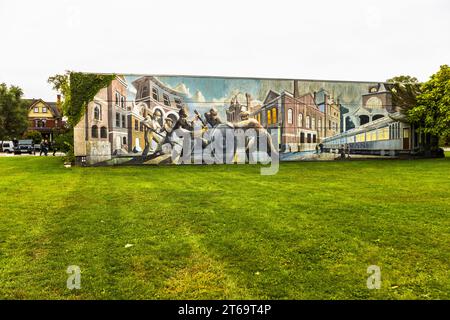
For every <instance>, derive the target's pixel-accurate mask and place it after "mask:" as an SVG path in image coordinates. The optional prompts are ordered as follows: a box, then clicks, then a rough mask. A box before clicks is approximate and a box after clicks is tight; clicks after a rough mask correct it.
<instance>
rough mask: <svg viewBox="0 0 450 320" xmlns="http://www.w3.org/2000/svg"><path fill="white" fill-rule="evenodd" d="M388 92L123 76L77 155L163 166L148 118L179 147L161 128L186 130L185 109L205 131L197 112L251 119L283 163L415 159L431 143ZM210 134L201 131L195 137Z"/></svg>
mask: <svg viewBox="0 0 450 320" xmlns="http://www.w3.org/2000/svg"><path fill="white" fill-rule="evenodd" d="M389 89H390V88H389V84H386V83H377V82H350V81H319V80H283V79H252V78H221V77H195V76H190V77H187V76H155V75H119V76H117V77H116V78H115V79H114V80H113V81H112V83H111V84H110V85H109V86H108V87H107V88H103V89H101V90H99V92H98V93H97V95H96V96H95V97H94V99H93V101H91V102H90V103H89V104H88V106H87V110H86V113H85V115H84V116H83V118H82V119H81V121H80V123H79V124H78V125H77V126H76V127H75V135H74V140H75V141H74V143H75V155H76V157H77V159H84V160H85V162H86V163H88V164H95V163H99V162H103V163H110V164H114V163H118V162H120V163H123V162H125V163H144V164H146V163H148V164H150V163H152V164H153V163H160V162H158V157H159V156H161V154H160V153H161V148H159V151H157V150H156V149H157V146H158V147H161V146H159V145H157V144H158V143H156V144H155V142H154V141H153V142H152V143H153V145H152V146H151V147H150V148H145V147H146V146H148V145H146V143H147V144H148V143H149V142H148V140H149V139H148V134H149V133H148V132H149V131H148V130H146V128H147V127H146V125H148V117H149V116H150V117H151V119H152V121H156V122H157V123H158V124H159V125H158V126H157V130H154V132H152V134H153V135H158V136H159V137H160V138H161V140H164V141H165V143H168V142H170V143H171V145H172V147H173V145H174V143H173V142H171V141H172V137H171V136H169V135H170V134H171V133H170V130H169V129H170V128H169V129H167V128H165V129H164V128H163V124H165V123H166V121H165V120H166V119H167V118H170V120H171V122H169V123H173V125H174V126H176V125H177V124H180V122H179V121H180V120H182V119H181V118H180V110H181V109H183V110H187V111H188V115H187V117H186V119H185V121H187V123H192V124H194V123H197V124H199V127H202V124H201V123H200V120H199V119H198V117H196V115H195V114H194V112H193V111H194V110H196V111H198V114H200V115H201V116H203V115H206V113H207V112H209V111H210V110H211V109H215V110H216V111H217V113H218V116H219V117H220V118H221V119H223V121H222V123H223V124H224V125H225V124H226V126H228V127H230V128H233V126H237V127H239V125H241V124H242V123H243V122H242V121H243V119H242V116H243V115H245V114H248V116H249V117H250V118H253V119H256V120H257V121H258V122H259V123H260V124H261V125H262V127H263V128H264V129H265V130H266V131H271V130H277V131H278V133H279V135H278V136H279V140H278V143H276V142H275V144H276V145H277V147H278V149H279V151H280V152H281V155H282V156H281V159H282V160H283V159H289V160H292V159H294V160H295V159H312V158H315V157H318V156H317V155H316V153H315V152H313V151H315V150H317V147H318V146H319V145H322V146H323V148H324V150H325V152H335V151H336V150H337V149H338V148H341V147H342V146H343V145H348V146H349V148H350V149H351V152H352V153H361V154H378V155H398V154H402V153H403V154H413V153H415V152H417V151H418V150H421V149H423V148H424V146H425V145H426V144H429V143H430V141H431V140H430V139H431V137H429V136H426V135H423V134H419V133H418V132H417V130H416V128H414V127H413V126H411V125H410V124H409V123H408V122H407V120H406V119H405V117H404V116H402V115H401V114H400V113H399V112H398V110H397V109H396V108H395V106H393V105H392V96H391V93H390V91H389ZM191 92H195V94H191ZM41 104H42V102H41ZM41 107H42V106H41ZM47 108H50V106H47ZM30 110H31V109H30ZM30 112H31V111H30ZM39 114H40V113H39ZM36 116H37V115H36ZM205 119H206V117H205V116H203V119H202V120H205ZM182 121H183V120H182ZM36 127H38V126H36ZM192 128H193V126H192ZM212 129H214V127H205V126H204V124H203V129H202V130H203V131H202V132H200V133H196V134H202V135H203V134H205V131H208V130H212ZM152 130H153V129H152ZM188 130H194V129H188ZM192 134H194V132H192ZM146 135H147V139H146ZM143 150H150V151H151V152H150V154H145V155H143ZM146 152H147V151H146ZM140 157H141V158H140ZM152 157H155V159H153V158H152ZM150 158H151V159H150ZM166 158H167V157H166ZM139 159H140V160H139ZM149 159H150V160H149ZM139 161H140V162H139ZM161 161H162V160H161ZM161 163H163V162H161Z"/></svg>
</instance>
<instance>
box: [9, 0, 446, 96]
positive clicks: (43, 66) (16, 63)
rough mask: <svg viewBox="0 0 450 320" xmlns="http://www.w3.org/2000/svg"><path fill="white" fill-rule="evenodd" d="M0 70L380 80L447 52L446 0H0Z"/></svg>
mask: <svg viewBox="0 0 450 320" xmlns="http://www.w3.org/2000/svg"><path fill="white" fill-rule="evenodd" d="M0 30H1V35H0V82H6V83H7V84H14V85H19V86H20V87H22V88H23V89H24V92H25V96H26V97H28V98H38V97H39V98H43V99H46V100H55V94H56V93H55V92H53V91H52V89H51V86H50V85H49V84H47V78H48V76H50V75H53V74H55V73H62V72H64V71H65V70H76V71H93V72H115V73H141V74H142V73H145V74H174V75H176V74H182V75H191V74H192V75H218V76H241V77H274V78H299V79H326V80H335V79H337V80H368V81H383V80H386V79H387V78H389V77H392V76H395V75H399V74H409V75H412V76H416V77H417V78H419V80H422V81H423V80H427V78H428V77H429V76H430V75H431V74H432V73H434V72H436V71H437V70H438V69H439V66H440V65H441V64H450V1H448V0H428V1H425V0H423V1H415V0H413V1H411V0H410V1H394V0H389V1H386V0H379V1H361V0H360V1H357V0H355V1H353V0H343V1H324V0H308V1H296V0H291V1H288V0H276V1H274V0H272V1H267V0H259V1H248V0H222V1H217V0H216V1H212V0H209V1H207V0H170V1H169V0H166V1H163V0H160V1H144V0H139V1H137V0H122V1H118V0H108V1H94V0H78V1H72V0H59V1H58V0H53V1H51V0H39V1H31V0H30V1H24V0H0Z"/></svg>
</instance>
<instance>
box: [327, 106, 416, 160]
mask: <svg viewBox="0 0 450 320" xmlns="http://www.w3.org/2000/svg"><path fill="white" fill-rule="evenodd" d="M419 140H420V139H419V137H418V135H417V134H416V133H415V130H414V128H413V126H412V125H411V124H410V123H408V122H406V119H405V116H404V115H402V114H401V113H399V112H395V113H389V114H388V115H386V116H384V117H382V118H380V119H377V120H374V121H372V122H369V123H366V124H364V125H361V126H359V127H358V128H355V129H351V130H348V131H346V132H343V133H340V134H338V135H335V136H332V137H329V138H325V139H323V141H322V144H323V148H324V151H326V152H336V151H337V150H338V149H339V148H342V147H343V146H346V145H347V146H348V147H349V149H350V153H353V154H373V155H391V156H395V155H399V154H411V153H413V151H414V148H415V147H418V145H419V142H420V141H419Z"/></svg>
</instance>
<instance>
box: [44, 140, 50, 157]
mask: <svg viewBox="0 0 450 320" xmlns="http://www.w3.org/2000/svg"><path fill="white" fill-rule="evenodd" d="M48 147H49V145H48V140H44V154H45V156H47V155H48Z"/></svg>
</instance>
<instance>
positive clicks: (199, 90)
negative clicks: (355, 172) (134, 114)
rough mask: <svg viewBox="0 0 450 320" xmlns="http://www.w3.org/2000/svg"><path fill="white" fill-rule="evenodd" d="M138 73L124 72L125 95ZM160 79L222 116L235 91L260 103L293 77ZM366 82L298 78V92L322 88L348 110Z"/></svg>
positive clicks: (190, 102) (289, 83)
mask: <svg viewBox="0 0 450 320" xmlns="http://www.w3.org/2000/svg"><path fill="white" fill-rule="evenodd" d="M139 77H141V75H125V78H126V80H127V82H128V84H129V86H128V90H129V92H128V99H129V101H132V100H134V97H135V88H134V87H133V85H132V84H131V83H132V82H133V81H134V80H135V79H137V78H139ZM156 77H157V78H158V79H159V80H160V81H161V82H162V83H164V84H165V85H167V86H168V87H169V88H172V89H174V90H175V91H178V92H180V93H183V94H184V96H185V101H186V102H187V103H188V106H189V109H190V110H191V111H193V109H199V110H200V111H206V110H207V109H209V108H211V107H213V106H214V107H216V108H217V109H218V110H219V112H220V114H221V115H222V116H225V108H226V107H228V105H229V102H230V100H231V99H232V98H233V97H234V96H236V95H237V97H238V100H239V102H241V103H242V104H244V103H245V93H249V94H250V95H251V96H252V103H253V104H254V105H258V104H259V105H261V104H262V102H263V101H264V99H265V97H266V95H267V93H268V92H269V90H273V91H275V92H279V93H280V92H282V91H283V90H286V91H288V92H293V80H285V79H251V78H247V79H246V78H222V77H195V76H156ZM374 84H376V83H369V82H342V81H318V80H299V91H300V94H307V93H313V92H317V91H320V90H322V89H324V90H326V91H327V92H328V93H329V94H330V95H331V96H332V97H333V98H335V99H338V100H339V102H340V103H341V104H342V106H344V107H345V108H346V109H348V110H349V111H352V110H355V109H357V108H358V107H359V106H360V105H361V101H362V95H363V94H365V93H367V92H368V88H369V86H370V85H374Z"/></svg>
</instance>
